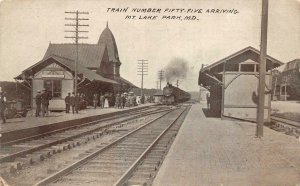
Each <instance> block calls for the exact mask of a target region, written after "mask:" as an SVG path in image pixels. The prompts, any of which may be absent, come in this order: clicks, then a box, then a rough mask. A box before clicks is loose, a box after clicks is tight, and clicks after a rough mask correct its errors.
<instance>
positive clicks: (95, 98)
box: [93, 94, 98, 109]
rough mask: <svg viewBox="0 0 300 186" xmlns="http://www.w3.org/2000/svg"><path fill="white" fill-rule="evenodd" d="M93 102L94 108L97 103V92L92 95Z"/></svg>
mask: <svg viewBox="0 0 300 186" xmlns="http://www.w3.org/2000/svg"><path fill="white" fill-rule="evenodd" d="M93 104H94V109H96V108H97V105H98V94H94V96H93Z"/></svg>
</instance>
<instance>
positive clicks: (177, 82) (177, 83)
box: [176, 79, 179, 88]
mask: <svg viewBox="0 0 300 186" xmlns="http://www.w3.org/2000/svg"><path fill="white" fill-rule="evenodd" d="M178 85H179V80H178V79H177V81H176V87H177V88H178Z"/></svg>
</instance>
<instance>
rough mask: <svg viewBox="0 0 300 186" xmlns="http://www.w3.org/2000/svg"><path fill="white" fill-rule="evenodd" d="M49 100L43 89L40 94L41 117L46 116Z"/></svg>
mask: <svg viewBox="0 0 300 186" xmlns="http://www.w3.org/2000/svg"><path fill="white" fill-rule="evenodd" d="M49 100H50V96H49V94H48V92H47V91H46V89H43V92H42V94H41V101H42V116H43V117H44V116H45V115H46V116H48V110H49Z"/></svg>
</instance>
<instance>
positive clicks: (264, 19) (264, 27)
mask: <svg viewBox="0 0 300 186" xmlns="http://www.w3.org/2000/svg"><path fill="white" fill-rule="evenodd" d="M267 34H268V0H262V16H261V36H260V37H261V41H260V61H259V67H260V68H259V83H258V108H257V118H256V122H257V127H256V137H258V138H261V137H263V126H264V107H265V83H266V80H265V79H266V55H267Z"/></svg>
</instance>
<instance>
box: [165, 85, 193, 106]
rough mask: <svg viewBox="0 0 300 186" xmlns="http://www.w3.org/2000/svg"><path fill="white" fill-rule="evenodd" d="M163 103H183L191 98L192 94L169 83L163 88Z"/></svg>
mask: <svg viewBox="0 0 300 186" xmlns="http://www.w3.org/2000/svg"><path fill="white" fill-rule="evenodd" d="M163 95H164V98H163V104H166V105H171V104H176V103H181V102H185V101H187V100H189V99H190V98H191V95H190V94H189V93H187V92H185V91H183V90H181V89H180V88H177V87H174V86H173V85H172V84H170V83H167V85H166V86H165V87H164V88H163Z"/></svg>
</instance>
